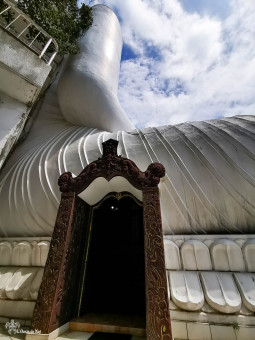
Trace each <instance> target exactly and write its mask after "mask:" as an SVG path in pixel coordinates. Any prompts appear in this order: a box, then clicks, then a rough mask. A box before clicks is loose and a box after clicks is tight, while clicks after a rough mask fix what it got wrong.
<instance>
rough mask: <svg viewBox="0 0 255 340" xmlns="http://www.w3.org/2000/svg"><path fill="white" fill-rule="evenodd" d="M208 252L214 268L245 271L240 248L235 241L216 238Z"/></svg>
mask: <svg viewBox="0 0 255 340" xmlns="http://www.w3.org/2000/svg"><path fill="white" fill-rule="evenodd" d="M210 252H211V255H212V262H213V266H214V269H215V270H222V271H245V264H244V259H243V254H242V250H241V248H240V246H239V245H238V244H237V243H235V242H233V241H231V240H228V239H220V240H216V241H215V242H214V243H213V244H212V245H211V247H210Z"/></svg>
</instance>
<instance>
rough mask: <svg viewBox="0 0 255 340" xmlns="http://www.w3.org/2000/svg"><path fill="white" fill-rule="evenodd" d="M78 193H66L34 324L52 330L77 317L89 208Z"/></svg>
mask: <svg viewBox="0 0 255 340" xmlns="http://www.w3.org/2000/svg"><path fill="white" fill-rule="evenodd" d="M86 206H87V205H86V203H85V202H84V201H82V200H81V199H80V198H79V197H78V196H76V195H75V194H71V195H70V194H69V195H62V199H61V202H60V206H59V210H58V215H57V219H56V224H55V228H54V232H53V235H52V241H51V245H50V250H49V256H48V259H47V262H46V266H45V271H44V275H43V280H42V284H41V287H40V290H39V296H38V299H37V302H36V305H35V310H34V315H33V320H32V326H33V328H34V329H39V330H41V332H42V333H50V332H52V331H53V330H54V329H56V328H58V327H60V326H61V325H63V324H64V323H66V322H68V321H69V320H70V319H72V318H73V317H74V316H75V312H76V307H77V280H76V279H77V276H79V272H78V269H79V261H78V259H79V258H80V259H81V258H82V256H80V255H81V244H82V242H83V238H84V237H83V228H82V227H83V224H84V221H85V217H86V214H87V215H88V208H86Z"/></svg>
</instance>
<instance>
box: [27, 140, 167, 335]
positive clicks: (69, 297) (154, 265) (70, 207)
mask: <svg viewBox="0 0 255 340" xmlns="http://www.w3.org/2000/svg"><path fill="white" fill-rule="evenodd" d="M117 145H118V141H115V140H112V139H110V140H108V141H106V142H104V143H103V156H102V157H101V158H99V159H98V160H96V161H94V162H92V163H90V164H89V165H88V166H86V168H85V169H84V170H83V171H82V172H81V173H80V175H79V176H77V177H75V178H73V177H72V174H71V173H70V172H67V173H64V174H63V175H61V176H60V178H59V186H60V190H61V192H62V196H61V202H60V206H59V210H58V215H57V219H56V224H55V227H54V231H53V235H52V241H51V245H50V250H49V255H48V259H47V262H46V267H45V271H44V275H43V280H42V284H41V287H40V290H39V295H38V299H37V302H36V306H35V310H34V315H33V320H32V327H33V328H34V329H39V330H41V331H42V333H50V332H52V331H53V330H55V329H57V328H58V327H60V326H61V325H63V324H64V323H66V322H68V321H70V320H71V319H72V318H73V317H75V316H77V315H78V310H79V289H77V285H78V286H79V284H78V283H79V282H81V261H82V258H83V256H84V249H86V246H85V245H86V244H88V240H89V230H90V228H89V226H88V222H89V221H90V218H91V207H89V205H88V204H86V203H85V202H84V201H83V200H82V199H81V198H80V197H79V196H78V195H79V194H81V193H82V192H84V190H86V188H88V187H89V186H90V184H91V183H92V182H93V181H94V180H95V179H97V178H99V177H103V178H105V179H106V180H107V181H108V182H109V181H110V180H111V179H112V178H114V177H116V176H120V177H124V178H125V179H126V180H127V181H128V182H129V183H130V184H131V185H132V186H133V187H134V188H136V189H138V190H141V191H142V197H143V227H144V257H145V293H146V338H147V340H171V339H172V335H171V325H170V315H169V307H168V294H167V281H166V271H165V261H164V248H163V247H164V246H163V236H162V225H161V212H160V199H159V190H158V184H159V181H160V178H161V177H163V176H164V175H165V169H164V167H163V165H162V164H160V163H152V164H151V165H149V167H148V169H147V170H146V171H145V172H141V171H140V170H139V169H138V168H137V166H136V165H135V163H134V162H132V161H131V160H129V159H126V158H123V157H121V156H118V155H117Z"/></svg>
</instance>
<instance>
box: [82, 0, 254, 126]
mask: <svg viewBox="0 0 255 340" xmlns="http://www.w3.org/2000/svg"><path fill="white" fill-rule="evenodd" d="M84 2H86V3H88V2H89V1H84ZM92 2H93V3H94V4H98V3H102V4H105V5H107V6H109V7H111V8H112V9H113V10H114V11H115V13H116V14H117V16H118V18H119V20H120V23H121V27H122V34H123V40H124V46H123V52H122V61H121V71H120V83H119V99H120V102H121V105H122V107H123V108H124V110H125V111H126V113H127V115H128V116H129V117H130V119H131V120H132V122H133V123H134V124H135V125H136V127H137V128H142V127H149V126H159V125H166V124H178V123H181V122H185V121H194V120H205V119H213V118H220V117H224V116H234V115H238V114H253V115H254V114H255V0H95V1H92Z"/></svg>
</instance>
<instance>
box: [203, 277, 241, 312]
mask: <svg viewBox="0 0 255 340" xmlns="http://www.w3.org/2000/svg"><path fill="white" fill-rule="evenodd" d="M200 275H201V283H202V287H203V291H204V294H205V299H206V301H207V303H208V304H209V305H210V306H211V307H212V308H213V309H215V310H216V311H219V312H221V313H225V314H229V313H235V312H238V311H239V310H240V308H241V302H242V301H241V297H240V294H239V292H238V289H237V287H236V285H235V282H234V280H233V276H232V274H231V273H222V272H201V273H200Z"/></svg>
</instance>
